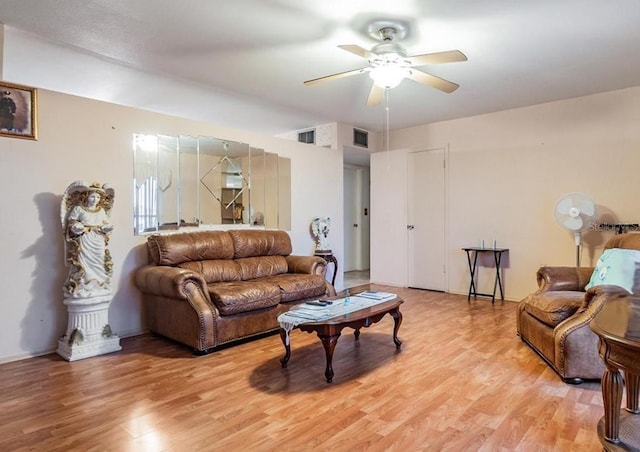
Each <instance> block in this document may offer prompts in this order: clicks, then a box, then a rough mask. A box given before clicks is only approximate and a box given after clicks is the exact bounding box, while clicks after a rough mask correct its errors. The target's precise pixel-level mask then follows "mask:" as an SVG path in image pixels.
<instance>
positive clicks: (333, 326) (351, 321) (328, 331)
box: [280, 294, 404, 383]
mask: <svg viewBox="0 0 640 452" xmlns="http://www.w3.org/2000/svg"><path fill="white" fill-rule="evenodd" d="M355 295H357V294H355ZM403 302H404V301H403V300H402V299H401V298H400V297H397V296H396V298H394V299H392V300H389V301H384V302H382V303H379V304H376V305H374V306H371V307H367V308H363V309H359V310H357V311H353V312H350V313H348V314H344V315H338V316H336V317H331V318H328V319H325V320H321V321H316V322H306V323H301V324H300V325H298V326H296V328H298V329H300V330H301V331H305V332H307V333H312V332H316V333H317V335H318V337H319V338H320V341H322V346H323V347H324V352H325V356H326V358H327V367H326V369H325V371H324V376H325V378H326V379H327V383H331V382H332V381H333V375H334V372H333V366H332V361H333V351H334V350H335V348H336V344H337V342H338V338H339V337H340V334H341V332H342V330H343V329H344V328H346V327H349V328H353V329H354V330H355V331H354V336H355V340H359V339H360V329H361V328H362V327H369V326H371V325H373V324H374V323H378V322H379V321H380V320H381V319H382V318H383V317H384V316H385V315H386V314H389V315H391V317H393V324H394V326H393V342H394V343H395V344H396V349H397V350H400V346H401V345H402V341H401V340H400V339H398V330H399V329H400V324H401V323H402V313H401V312H400V305H401V304H402V303H403ZM280 338H281V339H282V344H283V345H284V348H285V355H284V357H283V358H282V359H281V360H280V363H282V367H283V368H286V367H287V364H288V363H289V358H290V357H291V345H290V339H289V335H288V334H287V332H286V331H285V330H284V329H282V328H280ZM288 339H289V340H288Z"/></svg>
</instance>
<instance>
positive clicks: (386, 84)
mask: <svg viewBox="0 0 640 452" xmlns="http://www.w3.org/2000/svg"><path fill="white" fill-rule="evenodd" d="M408 75H409V68H406V67H401V66H398V65H395V64H385V65H380V66H377V67H375V68H373V69H371V71H370V72H369V76H370V77H371V78H372V79H373V81H374V83H375V84H376V85H378V86H379V87H380V88H389V89H391V88H395V87H396V86H398V85H399V84H400V82H401V81H402V80H403V79H404V78H405V77H406V76H408Z"/></svg>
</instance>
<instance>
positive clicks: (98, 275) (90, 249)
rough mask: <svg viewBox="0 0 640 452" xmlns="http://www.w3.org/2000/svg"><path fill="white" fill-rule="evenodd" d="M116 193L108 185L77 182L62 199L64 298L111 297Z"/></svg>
mask: <svg viewBox="0 0 640 452" xmlns="http://www.w3.org/2000/svg"><path fill="white" fill-rule="evenodd" d="M114 195H115V192H114V190H113V189H112V188H110V187H109V186H108V185H106V184H104V185H101V184H99V183H92V184H87V183H86V182H83V181H75V182H73V183H72V184H71V185H69V186H68V187H67V189H66V191H65V192H64V195H63V197H62V205H61V208H60V217H61V220H62V230H63V232H64V236H65V245H66V253H65V254H66V263H67V265H68V266H69V274H68V276H67V281H66V282H65V284H64V288H63V291H64V296H65V298H90V297H96V296H104V295H109V294H111V275H112V274H113V262H112V260H111V254H110V253H109V235H110V234H111V231H112V230H113V226H112V225H111V223H110V222H109V217H110V216H111V207H112V205H113V198H114Z"/></svg>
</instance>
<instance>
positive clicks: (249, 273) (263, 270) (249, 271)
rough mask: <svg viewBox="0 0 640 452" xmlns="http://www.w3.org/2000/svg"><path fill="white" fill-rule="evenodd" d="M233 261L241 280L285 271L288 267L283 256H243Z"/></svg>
mask: <svg viewBox="0 0 640 452" xmlns="http://www.w3.org/2000/svg"><path fill="white" fill-rule="evenodd" d="M235 262H236V264H237V265H238V268H239V269H240V277H241V278H242V280H243V281H246V280H249V279H256V278H263V277H265V276H273V275H279V274H281V273H287V271H288V268H289V267H288V266H287V260H286V259H285V258H284V256H259V257H245V258H242V259H236V260H235Z"/></svg>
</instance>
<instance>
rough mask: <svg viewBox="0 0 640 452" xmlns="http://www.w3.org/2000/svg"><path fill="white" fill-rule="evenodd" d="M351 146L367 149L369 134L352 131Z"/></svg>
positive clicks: (362, 131) (361, 131)
mask: <svg viewBox="0 0 640 452" xmlns="http://www.w3.org/2000/svg"><path fill="white" fill-rule="evenodd" d="M353 144H354V145H355V146H360V147H363V148H369V132H367V131H366V130H359V129H353Z"/></svg>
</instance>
